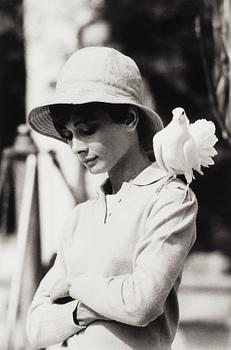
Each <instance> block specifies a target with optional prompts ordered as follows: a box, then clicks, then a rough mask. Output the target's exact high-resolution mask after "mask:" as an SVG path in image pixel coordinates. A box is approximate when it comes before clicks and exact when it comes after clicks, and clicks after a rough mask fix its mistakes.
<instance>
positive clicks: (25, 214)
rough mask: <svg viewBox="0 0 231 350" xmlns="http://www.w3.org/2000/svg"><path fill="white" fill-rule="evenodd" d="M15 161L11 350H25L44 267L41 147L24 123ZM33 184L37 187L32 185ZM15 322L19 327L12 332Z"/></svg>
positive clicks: (9, 339) (9, 348) (14, 157)
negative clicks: (28, 319)
mask: <svg viewBox="0 0 231 350" xmlns="http://www.w3.org/2000/svg"><path fill="white" fill-rule="evenodd" d="M31 156H33V159H34V161H33V162H32V163H33V164H34V165H33V167H34V168H33V167H32V166H30V165H28V162H26V160H27V159H29V158H30V157H31ZM12 162H13V171H14V179H15V201H16V203H15V205H16V225H17V227H18V236H17V242H18V249H17V252H16V253H17V260H16V264H17V265H18V266H16V273H15V275H14V276H13V279H12V290H11V297H10V300H9V309H8V311H9V313H8V319H9V334H8V350H15V349H16V350H18V349H24V350H25V349H31V347H30V345H29V343H28V341H27V338H26V331H25V324H26V315H27V310H28V307H29V305H30V302H31V300H32V297H33V294H34V292H35V290H36V288H37V285H38V281H39V278H40V276H39V274H40V267H41V254H40V225H39V203H38V178H37V176H38V174H37V171H38V169H37V148H36V146H35V144H34V143H33V140H32V138H31V137H30V133H29V130H28V128H27V126H26V125H20V126H19V128H18V135H17V137H16V139H15V143H14V145H13V147H12ZM32 163H31V164H32ZM26 164H27V166H26ZM28 166H29V168H28ZM32 168H33V169H32ZM28 169H29V170H28ZM30 170H31V171H30ZM26 171H27V174H26ZM28 171H29V176H28ZM25 175H27V176H26V177H25ZM28 179H29V180H28ZM26 186H27V187H28V188H26ZM31 186H32V187H33V188H30V187H31ZM28 193H29V194H28ZM27 201H28V202H29V203H27ZM26 231H27V232H26ZM14 299H15V300H14ZM17 299H18V302H17ZM14 322H15V329H14V332H13V333H12V325H13V324H14Z"/></svg>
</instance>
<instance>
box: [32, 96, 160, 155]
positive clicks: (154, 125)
mask: <svg viewBox="0 0 231 350" xmlns="http://www.w3.org/2000/svg"><path fill="white" fill-rule="evenodd" d="M62 95H63V96H62ZM85 96H86V94H85ZM87 96H88V99H86V98H81V97H80V98H78V101H76V94H73V96H71V95H70V93H68V94H59V96H58V95H56V96H54V98H53V100H50V101H47V102H46V103H44V104H42V105H41V106H39V107H35V108H33V109H32V110H31V112H30V113H29V115H28V119H27V121H28V124H29V126H30V127H31V128H32V129H33V130H34V131H36V132H38V133H40V134H42V135H44V136H48V137H51V138H54V139H56V140H58V141H61V142H64V143H67V141H66V140H65V139H64V138H62V137H61V136H60V134H59V133H58V131H57V130H56V128H55V126H54V123H53V119H52V116H51V113H50V109H49V107H50V106H52V105H59V104H68V105H70V104H72V105H76V104H78V105H80V104H86V103H91V102H103V103H109V104H130V105H133V106H136V107H138V108H140V109H141V110H142V111H143V112H144V115H145V117H146V118H145V120H143V123H144V124H145V127H146V129H148V130H150V132H151V133H152V134H153V135H154V134H155V133H157V132H158V131H160V130H161V129H162V128H163V123H162V120H161V118H160V117H159V115H158V114H157V113H156V112H155V111H153V110H152V109H151V108H149V107H146V106H145V105H143V104H139V103H137V102H136V101H134V100H133V99H132V98H131V97H129V96H125V97H117V96H115V95H111V94H108V93H107V94H105V93H104V94H103V96H102V93H100V92H96V91H94V94H89V91H88V94H87ZM144 136H145V135H144ZM149 144H150V142H149ZM144 146H145V145H144ZM144 148H145V150H146V151H148V150H150V148H151V147H150V145H146V146H145V147H144Z"/></svg>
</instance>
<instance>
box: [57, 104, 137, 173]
mask: <svg viewBox="0 0 231 350" xmlns="http://www.w3.org/2000/svg"><path fill="white" fill-rule="evenodd" d="M62 133H66V134H65V136H66V138H67V139H68V144H69V145H70V147H71V149H72V151H73V153H74V154H76V155H77V157H78V159H79V161H80V162H81V163H82V164H83V165H84V166H85V167H86V168H87V169H88V170H89V171H90V172H91V173H92V174H100V173H104V172H108V171H110V170H112V169H113V168H114V167H119V166H120V164H122V163H123V164H124V162H126V159H128V158H127V157H129V153H130V150H131V148H132V144H133V143H132V138H131V133H130V132H129V131H128V127H127V125H126V123H120V124H117V123H115V122H113V121H112V119H111V118H110V116H109V114H108V113H107V112H106V111H105V110H103V109H102V108H95V109H92V110H90V111H89V110H84V109H82V110H81V111H80V112H78V114H77V113H76V112H75V111H74V110H73V111H72V112H71V115H70V120H69V121H68V122H67V123H65V129H64V130H62Z"/></svg>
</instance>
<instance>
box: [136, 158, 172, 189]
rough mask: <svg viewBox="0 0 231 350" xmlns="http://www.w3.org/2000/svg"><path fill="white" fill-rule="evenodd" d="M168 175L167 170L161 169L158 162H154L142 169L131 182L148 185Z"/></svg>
mask: <svg viewBox="0 0 231 350" xmlns="http://www.w3.org/2000/svg"><path fill="white" fill-rule="evenodd" d="M167 176H169V174H168V173H167V171H166V170H164V169H161V168H160V167H159V165H158V164H157V162H154V163H152V164H151V165H149V166H148V167H147V168H145V169H144V170H143V171H141V173H139V174H138V175H137V176H136V177H135V178H134V179H133V180H131V181H130V183H131V184H133V185H137V186H148V185H150V184H152V183H154V182H156V181H158V180H160V179H162V178H164V177H167Z"/></svg>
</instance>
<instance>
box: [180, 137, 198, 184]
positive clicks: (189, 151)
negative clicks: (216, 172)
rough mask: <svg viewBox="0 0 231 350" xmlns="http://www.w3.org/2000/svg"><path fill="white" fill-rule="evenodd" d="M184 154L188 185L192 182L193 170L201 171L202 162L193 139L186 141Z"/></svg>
mask: <svg viewBox="0 0 231 350" xmlns="http://www.w3.org/2000/svg"><path fill="white" fill-rule="evenodd" d="M183 154H184V159H185V177H186V180H187V182H188V183H191V182H192V179H193V178H194V176H193V169H195V170H197V171H199V172H201V171H200V162H199V158H198V155H197V152H196V146H195V143H194V140H193V138H192V137H190V138H189V139H188V140H187V141H185V143H184V146H183Z"/></svg>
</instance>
